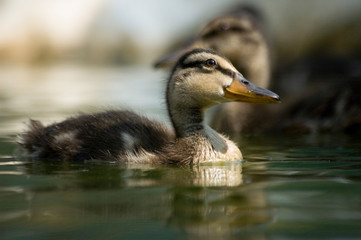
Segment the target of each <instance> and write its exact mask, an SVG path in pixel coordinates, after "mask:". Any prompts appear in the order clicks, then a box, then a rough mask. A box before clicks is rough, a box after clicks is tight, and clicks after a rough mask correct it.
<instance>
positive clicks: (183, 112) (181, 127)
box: [169, 107, 205, 137]
mask: <svg viewBox="0 0 361 240" xmlns="http://www.w3.org/2000/svg"><path fill="white" fill-rule="evenodd" d="M177 109H178V110H177V111H174V110H173V111H169V115H170V119H171V121H172V123H173V126H174V129H175V132H176V136H177V137H187V136H190V135H192V134H194V133H202V132H204V130H205V123H204V120H203V119H204V110H202V109H200V108H180V107H179V108H177Z"/></svg>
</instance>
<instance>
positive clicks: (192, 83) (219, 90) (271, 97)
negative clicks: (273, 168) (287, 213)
mask: <svg viewBox="0 0 361 240" xmlns="http://www.w3.org/2000/svg"><path fill="white" fill-rule="evenodd" d="M165 95H166V96H165V97H166V103H167V109H168V114H169V117H170V120H171V122H172V125H173V130H172V129H170V128H168V127H166V126H163V125H162V124H161V123H159V122H155V121H151V120H149V119H147V118H145V117H142V116H139V115H137V114H135V113H133V112H129V111H107V112H103V113H97V114H89V115H80V116H78V117H74V118H69V119H67V120H65V121H63V122H60V123H55V124H52V125H50V126H47V127H45V126H43V125H42V124H41V123H40V122H38V121H31V122H30V129H29V130H28V131H26V132H24V133H23V134H21V135H20V141H19V143H20V145H21V146H22V147H24V148H25V149H26V151H27V152H28V153H29V154H30V155H31V156H33V157H38V158H47V159H62V160H88V159H99V160H108V161H119V162H124V163H148V164H161V163H166V164H200V163H205V162H215V161H229V160H239V159H242V154H241V151H240V150H239V148H238V147H237V146H236V144H235V143H233V142H232V141H231V140H229V139H228V138H227V137H225V136H223V135H221V134H219V133H217V132H216V131H215V130H213V129H212V128H211V127H209V126H208V125H207V124H206V123H205V122H204V119H203V117H204V112H205V110H206V109H207V108H208V107H210V106H212V105H215V104H218V103H224V102H229V101H237V102H251V103H252V102H253V103H277V102H279V101H280V99H279V96H278V95H277V94H275V93H273V92H271V91H269V90H266V89H263V88H260V87H258V86H256V85H254V84H252V83H251V82H249V81H248V80H246V79H245V78H244V77H243V76H242V75H241V74H240V73H239V72H238V71H237V70H236V68H235V67H234V66H233V65H232V64H231V63H230V62H229V60H227V59H226V58H225V57H222V56H221V55H219V54H217V53H216V52H214V51H212V50H206V49H194V50H191V51H189V52H187V53H185V54H184V55H183V56H182V57H181V58H180V59H179V60H178V61H177V63H176V64H175V66H174V68H173V70H172V71H171V74H170V77H169V80H168V82H167V87H166V94H165Z"/></svg>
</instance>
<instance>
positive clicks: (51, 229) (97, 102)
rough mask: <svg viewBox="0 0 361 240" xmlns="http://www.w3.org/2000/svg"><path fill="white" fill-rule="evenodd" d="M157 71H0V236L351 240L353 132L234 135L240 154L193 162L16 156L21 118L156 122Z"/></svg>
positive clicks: (358, 203) (357, 153)
mask: <svg viewBox="0 0 361 240" xmlns="http://www.w3.org/2000/svg"><path fill="white" fill-rule="evenodd" d="M165 78H166V74H164V73H163V72H154V71H153V70H151V69H148V68H142V67H140V68H139V69H138V68H137V69H134V68H124V69H93V68H83V67H69V66H56V67H51V68H46V69H42V68H39V69H22V68H21V69H18V68H4V69H2V71H1V72H0V84H1V85H0V94H1V97H0V104H1V105H0V238H1V239H359V238H361V230H360V229H361V191H360V189H361V140H360V138H359V137H358V136H345V135H321V136H312V135H311V136H298V137H290V136H257V137H243V138H241V139H238V142H239V145H240V148H241V150H242V152H243V155H244V156H245V159H244V161H242V162H234V163H229V164H219V165H205V166H193V167H189V166H182V167H179V166H178V167H172V166H158V167H154V166H145V165H131V166H129V165H128V166H125V165H121V164H117V163H102V162H80V163H76V162H60V161H59V162H47V161H41V160H39V159H28V158H21V157H19V156H20V150H19V148H18V147H17V145H16V143H15V140H16V134H17V133H19V132H20V131H22V130H23V129H24V128H25V127H24V122H26V121H27V119H28V118H29V117H31V118H36V119H41V120H43V121H45V122H47V123H50V122H53V121H55V120H61V119H63V118H64V117H66V116H70V115H74V114H76V113H77V112H79V111H84V112H91V111H97V110H100V109H106V108H114V107H116V108H132V109H135V110H136V111H138V112H141V113H144V114H146V115H148V116H150V117H153V118H156V119H158V120H161V121H164V122H165V123H167V119H166V115H165V111H164V110H163V107H164V101H163V99H162V93H163V83H164V82H163V79H165ZM10 80H11V81H10Z"/></svg>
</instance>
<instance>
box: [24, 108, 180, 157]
mask: <svg viewBox="0 0 361 240" xmlns="http://www.w3.org/2000/svg"><path fill="white" fill-rule="evenodd" d="M173 140H174V134H173V132H172V131H171V130H170V129H168V128H167V127H165V126H164V125H162V124H160V123H159V122H156V121H151V120H149V119H148V118H146V117H142V116H139V115H137V114H135V113H133V112H129V111H106V112H102V113H97V114H87V115H80V116H78V117H72V118H69V119H67V120H65V121H63V122H60V123H55V124H52V125H49V126H47V127H45V126H43V125H42V124H41V123H40V122H39V121H34V120H31V121H30V124H29V130H28V131H27V132H25V133H23V134H21V135H20V141H19V143H20V145H21V146H23V147H24V148H25V149H26V150H27V152H28V153H29V154H30V155H31V156H33V157H39V158H51V159H63V160H87V159H102V160H110V161H114V160H121V159H122V156H125V155H127V154H128V155H129V154H137V153H139V152H144V151H146V152H150V153H153V152H156V151H158V150H159V149H161V148H162V147H163V146H164V145H165V144H166V143H168V142H170V141H173ZM124 159H126V158H125V157H124Z"/></svg>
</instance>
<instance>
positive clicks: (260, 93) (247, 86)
mask: <svg viewBox="0 0 361 240" xmlns="http://www.w3.org/2000/svg"><path fill="white" fill-rule="evenodd" d="M224 97H225V98H228V99H232V100H233V101H236V102H248V103H279V102H280V101H281V100H280V97H279V96H278V95H277V94H275V93H274V92H271V91H269V90H267V89H264V88H261V87H258V86H256V85H255V84H253V83H251V82H250V81H248V80H247V79H245V78H244V77H243V76H242V75H240V74H239V73H236V74H234V77H233V81H232V83H231V84H230V85H229V86H228V87H225V88H224Z"/></svg>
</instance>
